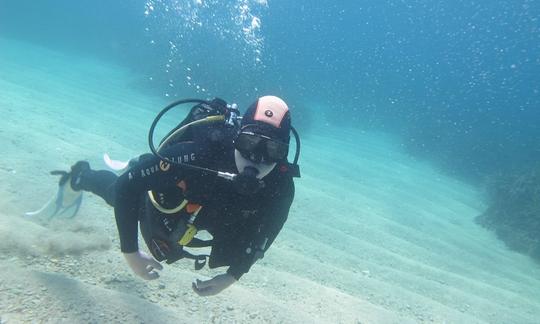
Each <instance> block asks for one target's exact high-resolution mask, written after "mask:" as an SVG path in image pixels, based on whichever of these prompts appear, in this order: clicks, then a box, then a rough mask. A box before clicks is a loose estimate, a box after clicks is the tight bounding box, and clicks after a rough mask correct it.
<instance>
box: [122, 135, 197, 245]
mask: <svg viewBox="0 0 540 324" xmlns="http://www.w3.org/2000/svg"><path fill="white" fill-rule="evenodd" d="M162 154H163V155H164V156H166V157H168V158H172V159H175V160H176V159H178V158H179V157H182V158H183V157H186V156H187V157H188V159H190V161H188V162H191V161H193V160H196V157H195V155H194V154H195V147H194V145H193V143H190V142H186V143H179V144H176V145H173V146H171V147H170V148H168V149H167V150H165V151H164V152H163V153H162ZM190 172H193V171H190V170H186V169H185V168H181V167H179V166H175V165H169V164H167V163H163V162H162V161H161V160H160V159H159V158H157V157H156V156H154V155H148V154H146V155H145V158H144V159H143V158H141V159H139V161H138V162H136V163H134V164H133V165H132V166H131V167H130V169H129V170H127V171H126V172H125V173H124V174H122V175H121V176H120V177H118V179H117V181H116V186H115V189H116V201H115V209H114V213H115V218H116V226H117V228H118V234H119V236H120V250H121V251H122V252H123V253H133V252H136V251H138V250H139V249H138V243H137V239H138V228H137V226H138V215H139V206H140V201H141V199H142V197H143V195H144V194H145V193H146V192H147V191H148V190H160V189H162V188H167V187H170V186H176V183H177V182H178V181H179V179H182V178H183V177H184V176H186V175H187V174H188V173H190Z"/></svg>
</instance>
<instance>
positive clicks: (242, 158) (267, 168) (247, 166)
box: [234, 96, 291, 179]
mask: <svg viewBox="0 0 540 324" xmlns="http://www.w3.org/2000/svg"><path fill="white" fill-rule="evenodd" d="M241 126H242V127H241V129H240V132H239V133H238V136H237V137H236V139H235V141H234V147H235V151H234V159H235V162H236V168H237V169H238V172H239V173H240V174H243V173H246V172H247V173H249V175H250V176H251V177H253V178H256V179H262V178H264V177H265V176H267V175H268V174H269V173H270V172H271V171H272V170H273V169H274V167H275V166H276V165H277V163H278V162H281V161H285V160H286V159H287V153H288V152H289V139H290V131H291V117H290V114H289V108H288V107H287V104H286V103H285V102H284V101H283V100H281V99H280V98H278V97H275V96H264V97H261V98H259V99H258V100H257V101H255V102H254V103H253V104H252V105H251V106H250V107H249V108H248V110H247V111H246V113H245V114H244V116H243V117H242V125H241Z"/></svg>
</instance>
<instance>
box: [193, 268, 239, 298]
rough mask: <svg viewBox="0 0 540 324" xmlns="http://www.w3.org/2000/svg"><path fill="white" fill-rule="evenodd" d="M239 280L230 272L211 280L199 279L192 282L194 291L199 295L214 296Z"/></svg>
mask: <svg viewBox="0 0 540 324" xmlns="http://www.w3.org/2000/svg"><path fill="white" fill-rule="evenodd" d="M236 281H237V280H236V279H235V278H234V277H233V276H231V275H230V274H228V273H224V274H220V275H217V276H215V277H214V278H212V279H210V280H205V281H202V280H199V279H197V280H196V281H194V282H193V283H192V284H191V287H192V288H193V291H195V292H196V293H197V295H199V296H213V295H217V294H219V293H220V292H222V291H223V290H224V289H225V288H227V287H229V286H230V285H232V284H233V283H235V282H236Z"/></svg>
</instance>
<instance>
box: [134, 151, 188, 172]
mask: <svg viewBox="0 0 540 324" xmlns="http://www.w3.org/2000/svg"><path fill="white" fill-rule="evenodd" d="M170 159H171V160H172V161H174V162H177V163H187V162H192V161H195V160H196V158H195V153H191V154H184V155H180V156H173V157H171V158H170ZM159 170H160V167H159V165H157V164H155V165H153V166H151V167H149V168H145V169H141V178H144V177H146V176H149V175H151V174H154V173H155V172H156V171H159Z"/></svg>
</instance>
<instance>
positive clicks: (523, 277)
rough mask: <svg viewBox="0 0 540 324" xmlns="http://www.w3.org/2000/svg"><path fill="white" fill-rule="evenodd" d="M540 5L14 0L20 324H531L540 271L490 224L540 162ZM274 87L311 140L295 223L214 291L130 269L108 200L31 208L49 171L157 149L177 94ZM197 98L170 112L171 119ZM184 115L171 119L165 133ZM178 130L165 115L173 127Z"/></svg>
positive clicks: (244, 95)
mask: <svg viewBox="0 0 540 324" xmlns="http://www.w3.org/2000/svg"><path fill="white" fill-rule="evenodd" d="M539 16H540V5H539V4H537V3H536V2H533V1H514V2H504V1H495V2H493V1H481V2H478V1H475V2H472V1H454V2H425V1H408V2H404V1H385V2H380V1H363V2H352V1H346V2H345V3H336V2H334V1H316V2H313V1H294V2H291V1H284V0H275V1H273V0H268V1H265V0H234V1H216V0H213V1H204V0H195V1H188V0H185V1H172V0H171V1H165V0H160V1H130V2H126V1H112V2H111V1H77V2H74V1H60V0H52V1H47V2H39V3H36V2H35V1H10V0H7V1H6V0H0V113H1V116H2V120H0V144H1V147H2V148H3V150H4V156H3V158H2V159H0V180H1V181H0V183H1V184H0V188H1V189H2V192H4V195H3V197H1V198H0V209H1V212H0V234H1V236H2V237H3V238H4V240H3V242H2V243H1V244H0V251H1V257H0V268H1V269H2V270H1V271H2V274H1V275H0V279H1V280H0V291H1V292H2V293H1V297H0V319H1V322H2V323H4V321H5V322H8V323H12V322H14V323H19V322H50V323H59V322H64V323H88V322H91V323H96V322H97V323H101V322H103V323H109V322H126V321H127V322H143V323H158V322H159V323H163V322H165V323H168V322H171V323H178V322H187V321H198V322H205V323H206V322H208V323H212V322H218V323H230V322H242V323H243V322H246V323H248V322H267V323H283V322H285V323H299V322H317V323H319V322H320V323H359V322H361V323H408V322H410V323H422V322H426V323H432V322H434V323H535V322H536V321H537V318H538V317H539V316H540V295H539V293H538V292H539V291H540V281H539V280H538V278H539V276H538V275H539V274H540V271H539V268H538V264H537V263H535V262H534V261H533V260H532V259H531V258H529V257H527V256H525V255H521V254H519V253H516V252H513V251H511V250H509V249H508V248H507V247H506V246H505V245H504V243H503V242H501V241H500V240H498V239H497V237H496V236H495V234H493V233H492V232H491V231H488V230H486V229H484V228H483V227H480V226H479V225H477V224H476V223H475V218H476V217H477V216H478V215H479V214H481V213H483V212H484V211H485V210H486V208H487V206H488V204H489V202H488V200H486V197H485V195H484V189H485V183H486V182H485V179H486V178H489V177H491V176H492V175H493V174H500V173H502V174H506V173H509V172H513V171H515V170H516V169H523V168H528V167H530V166H531V165H534V164H535V163H536V162H537V161H538V158H539V157H540V150H539V148H538V142H539V140H540V130H539V128H538V127H537V123H538V121H539V120H540V113H539V111H538V107H539V106H540V82H539V81H540V80H539V75H540V62H539V61H538V57H539V56H538V54H539V53H540V23H539V20H538V17H539ZM266 94H274V95H278V96H280V97H283V98H284V99H285V100H286V101H287V102H288V103H289V105H290V107H291V110H292V116H293V123H294V124H295V125H296V127H297V128H298V129H299V131H300V134H301V136H302V140H303V152H302V157H301V160H300V164H301V166H302V172H303V177H302V178H301V179H299V180H298V181H296V184H297V196H296V199H295V203H294V204H293V208H292V211H291V214H290V217H289V220H288V222H287V224H286V227H285V228H284V230H283V232H282V233H281V234H280V236H279V238H278V240H277V241H276V243H275V244H274V245H273V246H272V249H271V250H270V251H269V253H268V254H267V255H266V256H265V258H264V259H263V260H261V261H260V262H259V263H257V265H256V266H254V268H253V269H252V270H251V271H250V273H249V274H248V275H246V276H245V277H244V278H242V280H241V281H240V282H239V283H238V284H237V285H235V286H233V287H231V288H230V290H227V291H225V292H223V293H222V294H220V295H219V296H216V297H214V298H209V299H204V298H199V297H197V296H196V295H194V294H193V293H192V292H191V289H190V282H191V280H192V279H193V278H200V277H201V276H202V277H207V278H208V277H211V276H212V275H215V274H216V273H219V272H211V271H209V270H203V271H202V272H200V273H197V272H195V271H194V270H192V269H191V265H189V264H188V263H187V262H185V263H178V264H175V265H173V266H168V267H167V268H166V270H165V271H164V273H163V274H162V278H161V279H160V280H158V281H152V282H145V281H142V280H140V279H138V278H136V277H135V276H133V275H132V274H131V273H130V271H129V269H128V267H127V265H126V264H125V262H124V260H123V258H122V256H121V255H120V253H119V249H118V238H117V233H116V228H115V224H114V218H113V216H112V215H113V214H112V211H111V210H110V209H109V208H108V207H107V206H106V205H105V204H104V203H103V202H102V201H100V200H99V199H98V198H96V197H94V196H91V195H86V196H85V198H84V203H83V206H82V209H81V211H80V215H78V217H77V218H76V219H74V220H67V219H58V220H53V221H52V222H47V221H46V220H42V219H41V220H40V219H29V218H25V217H23V216H22V215H23V214H24V212H27V211H30V210H36V209H38V208H39V207H40V206H41V205H42V204H43V203H44V202H45V201H46V200H47V199H48V198H49V197H50V195H51V194H52V192H53V191H54V190H55V185H56V184H55V181H56V179H55V178H52V177H51V176H50V175H49V174H48V171H49V170H55V169H65V168H67V167H69V166H70V165H71V164H72V163H73V162H74V161H77V160H79V159H87V160H89V161H90V162H91V163H92V165H93V166H96V167H101V168H105V165H104V164H103V161H102V154H103V153H105V152H107V153H109V154H111V155H112V156H113V158H116V159H120V160H127V159H129V158H130V157H133V156H135V155H137V154H140V153H142V152H146V151H148V147H147V138H146V136H147V131H148V127H149V125H150V123H151V121H152V119H153V118H154V116H155V115H156V114H157V113H158V112H159V110H160V109H161V108H162V107H164V105H166V104H167V103H168V102H170V101H172V100H176V99H180V98H185V97H196V98H212V97H214V96H219V97H222V98H224V99H226V100H228V101H230V102H236V103H238V104H239V106H240V109H241V110H244V109H245V108H246V107H247V105H248V104H250V103H251V102H252V101H253V100H254V99H255V98H257V97H258V96H261V95H266ZM182 116H183V114H182V112H179V113H178V114H177V115H173V117H172V118H171V120H167V121H165V125H169V126H172V125H174V124H175V118H176V119H178V118H181V117H182ZM165 128H166V127H165ZM159 131H160V132H165V131H166V130H165V129H161V130H159Z"/></svg>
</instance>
